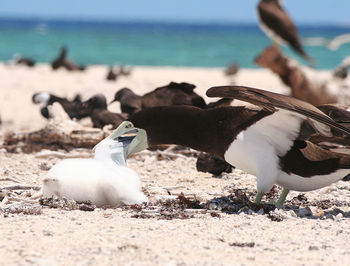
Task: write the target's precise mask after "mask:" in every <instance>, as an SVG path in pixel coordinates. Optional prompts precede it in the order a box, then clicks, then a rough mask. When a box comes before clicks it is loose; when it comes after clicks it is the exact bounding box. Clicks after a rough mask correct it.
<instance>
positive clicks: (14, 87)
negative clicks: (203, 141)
mask: <svg viewBox="0 0 350 266" xmlns="http://www.w3.org/2000/svg"><path fill="white" fill-rule="evenodd" d="M106 74H107V67H106V66H90V67H88V69H87V70H86V71H84V72H68V71H66V70H57V71H52V70H51V68H50V66H49V65H46V64H39V65H37V66H35V67H34V68H28V67H25V66H8V65H5V64H0V76H1V87H0V91H1V97H0V106H1V107H0V116H1V119H2V125H1V126H0V144H1V143H2V141H3V139H4V136H5V134H6V132H8V131H15V132H29V131H34V130H38V129H41V128H43V127H44V126H45V124H46V123H47V120H45V119H44V118H43V117H42V116H41V115H40V111H39V109H40V108H39V106H38V105H34V104H33V103H32V102H31V98H32V95H33V93H35V92H41V91H47V92H51V93H55V94H57V95H59V96H66V97H68V98H72V97H73V96H74V95H75V94H76V93H80V94H81V95H82V98H83V100H85V99H87V98H88V97H90V96H92V95H93V94H95V93H103V94H104V95H105V96H106V97H107V100H108V101H110V100H112V98H113V95H114V93H115V92H116V91H117V90H119V89H120V88H123V87H129V88H131V89H132V90H134V91H135V93H137V94H140V95H141V94H144V93H146V92H149V91H151V90H153V89H155V88H156V87H159V86H164V85H166V84H168V83H169V82H170V81H175V82H188V83H193V84H195V85H196V86H197V88H196V89H195V91H196V92H197V93H198V94H200V95H201V96H203V97H204V98H205V100H206V102H210V101H213V100H212V99H209V98H208V97H206V96H205V92H206V90H207V89H208V88H210V87H211V86H214V85H226V84H230V82H231V80H230V79H229V78H228V77H226V76H225V75H224V72H223V69H222V68H207V69H206V68H174V67H143V66H135V67H133V68H132V74H131V75H130V76H128V77H121V78H120V79H118V80H117V81H116V82H113V81H107V80H106V79H105V76H106ZM324 74H325V75H327V72H326V71H325V72H324ZM234 82H235V83H236V84H240V85H245V86H251V87H257V88H261V89H266V90H271V91H275V92H279V93H286V94H288V93H289V89H288V88H287V87H285V85H283V84H282V83H281V82H280V80H279V79H278V78H277V77H276V76H275V75H273V74H272V73H271V72H270V71H268V70H265V69H241V70H240V71H239V72H238V74H237V76H236V77H235V79H234ZM109 109H110V110H111V111H115V112H119V111H120V107H119V103H113V104H112V105H110V106H109ZM80 123H82V124H84V125H89V124H90V121H89V119H84V120H82V121H81V122H80ZM59 152H60V154H63V157H64V156H66V157H68V156H70V155H72V154H74V155H77V156H79V154H82V155H86V154H87V155H91V151H90V150H86V149H77V150H73V151H71V152H67V151H63V150H62V151H59ZM40 155H41V153H40V152H39V153H29V154H25V153H22V152H18V153H9V152H7V151H6V149H4V148H3V149H1V150H0V186H1V187H2V186H7V185H11V184H13V183H14V180H15V181H16V182H19V183H21V184H25V185H29V186H39V187H40V186H41V179H42V177H43V176H44V175H45V174H46V172H47V171H48V170H49V169H50V167H51V166H52V165H54V164H55V163H57V162H58V161H60V160H62V158H59V157H58V156H54V155H53V156H46V157H43V156H40ZM61 157H62V156H61ZM195 164H196V158H195V157H182V156H179V157H178V158H163V159H162V160H160V159H159V157H158V156H157V153H156V152H151V151H144V152H142V153H140V154H138V155H136V156H133V157H132V158H130V159H129V160H128V166H129V167H131V168H132V169H134V170H135V171H136V172H137V173H138V174H139V176H140V178H141V180H142V184H143V190H144V191H145V193H146V194H147V195H149V199H150V202H151V203H152V202H157V201H159V200H161V201H162V200H163V201H164V200H165V199H167V198H169V196H173V197H174V198H176V196H177V195H179V194H180V193H183V194H184V195H185V196H188V197H190V198H195V199H197V200H198V201H199V202H201V203H206V202H208V201H210V200H212V199H214V198H220V197H224V196H227V195H230V194H232V193H233V191H237V190H239V189H241V190H243V191H244V192H245V193H246V194H247V195H249V196H250V197H251V198H250V199H251V200H253V196H254V193H256V180H255V177H254V176H251V175H248V174H246V173H244V172H242V171H240V170H239V169H235V170H234V171H233V173H229V174H226V173H225V174H223V175H222V176H221V177H220V178H217V177H213V176H212V175H211V174H208V173H200V172H197V170H196V165H195ZM28 193H33V194H34V193H35V191H29V192H28ZM300 195H301V193H298V192H291V193H290V194H289V195H288V198H287V199H288V200H291V199H292V198H294V197H297V196H299V197H300V198H303V197H305V198H306V199H307V200H304V201H305V202H307V203H308V205H307V206H309V207H307V208H305V207H306V206H303V205H302V204H301V205H300V206H299V207H298V208H297V209H296V211H293V210H290V209H288V208H285V209H283V210H275V211H273V214H272V216H274V215H275V216H276V217H279V219H277V220H278V221H276V219H273V218H271V217H270V218H269V217H268V215H266V214H264V212H261V211H259V210H258V211H248V212H243V211H242V212H238V213H234V214H230V213H227V212H224V211H220V210H217V211H215V212H212V211H208V210H188V211H187V212H186V216H180V218H179V217H172V218H171V219H166V218H164V216H157V215H153V214H152V211H151V210H148V213H142V211H141V213H142V214H143V215H140V211H137V210H135V209H132V208H113V209H100V208H96V209H95V210H94V211H81V210H64V209H61V208H56V209H55V208H48V207H45V206H41V205H39V204H38V208H40V211H41V214H38V215H28V214H23V213H19V214H16V213H6V212H5V211H4V210H5V207H6V206H2V207H3V209H1V208H0V224H1V226H0V235H1V237H0V258H1V262H0V264H1V265H271V264H281V265H348V264H349V261H350V251H349V250H350V242H349V239H350V224H349V217H350V200H349V199H350V182H345V181H339V182H338V183H335V184H333V185H332V186H329V187H325V188H322V189H319V190H315V191H312V192H306V193H303V195H304V196H300ZM305 198H304V199H305ZM263 200H266V199H265V198H264V199H263ZM327 204H328V205H327ZM287 205H288V203H287ZM325 205H327V206H326V207H325ZM0 207H1V206H0Z"/></svg>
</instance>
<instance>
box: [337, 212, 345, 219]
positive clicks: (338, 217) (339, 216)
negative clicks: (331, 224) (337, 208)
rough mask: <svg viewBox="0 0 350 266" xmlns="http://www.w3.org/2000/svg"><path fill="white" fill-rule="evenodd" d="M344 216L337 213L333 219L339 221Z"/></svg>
mask: <svg viewBox="0 0 350 266" xmlns="http://www.w3.org/2000/svg"><path fill="white" fill-rule="evenodd" d="M343 217H344V216H343V214H342V213H338V214H337V215H336V216H335V219H336V220H340V219H342V218H343Z"/></svg>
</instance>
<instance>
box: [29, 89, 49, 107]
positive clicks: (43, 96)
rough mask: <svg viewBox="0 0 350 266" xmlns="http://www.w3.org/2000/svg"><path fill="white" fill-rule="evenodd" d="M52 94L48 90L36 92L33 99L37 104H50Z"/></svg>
mask: <svg viewBox="0 0 350 266" xmlns="http://www.w3.org/2000/svg"><path fill="white" fill-rule="evenodd" d="M50 98H51V95H50V93H48V92H39V93H35V94H34V95H33V97H32V101H33V103H35V104H42V105H48V104H49V101H50Z"/></svg>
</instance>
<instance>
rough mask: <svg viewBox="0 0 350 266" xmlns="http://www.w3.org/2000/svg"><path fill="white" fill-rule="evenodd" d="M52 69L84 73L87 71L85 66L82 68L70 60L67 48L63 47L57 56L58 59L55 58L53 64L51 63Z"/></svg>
mask: <svg viewBox="0 0 350 266" xmlns="http://www.w3.org/2000/svg"><path fill="white" fill-rule="evenodd" d="M51 67H52V69H53V70H56V69H58V68H60V67H63V68H65V69H66V70H68V71H82V70H85V66H80V65H78V64H76V63H74V62H73V61H71V60H69V59H68V58H67V48H66V47H64V46H63V47H61V50H60V53H59V55H58V56H57V58H55V59H54V60H53V61H52V62H51Z"/></svg>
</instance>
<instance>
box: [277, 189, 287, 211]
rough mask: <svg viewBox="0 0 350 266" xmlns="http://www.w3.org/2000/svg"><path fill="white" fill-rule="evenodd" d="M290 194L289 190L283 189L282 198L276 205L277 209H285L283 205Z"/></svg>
mask: <svg viewBox="0 0 350 266" xmlns="http://www.w3.org/2000/svg"><path fill="white" fill-rule="evenodd" d="M288 193H289V189H287V188H283V190H282V193H281V196H280V197H279V198H278V200H277V201H276V203H275V206H276V208H277V209H281V208H282V207H283V203H284V201H285V200H286V198H287V195H288Z"/></svg>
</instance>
